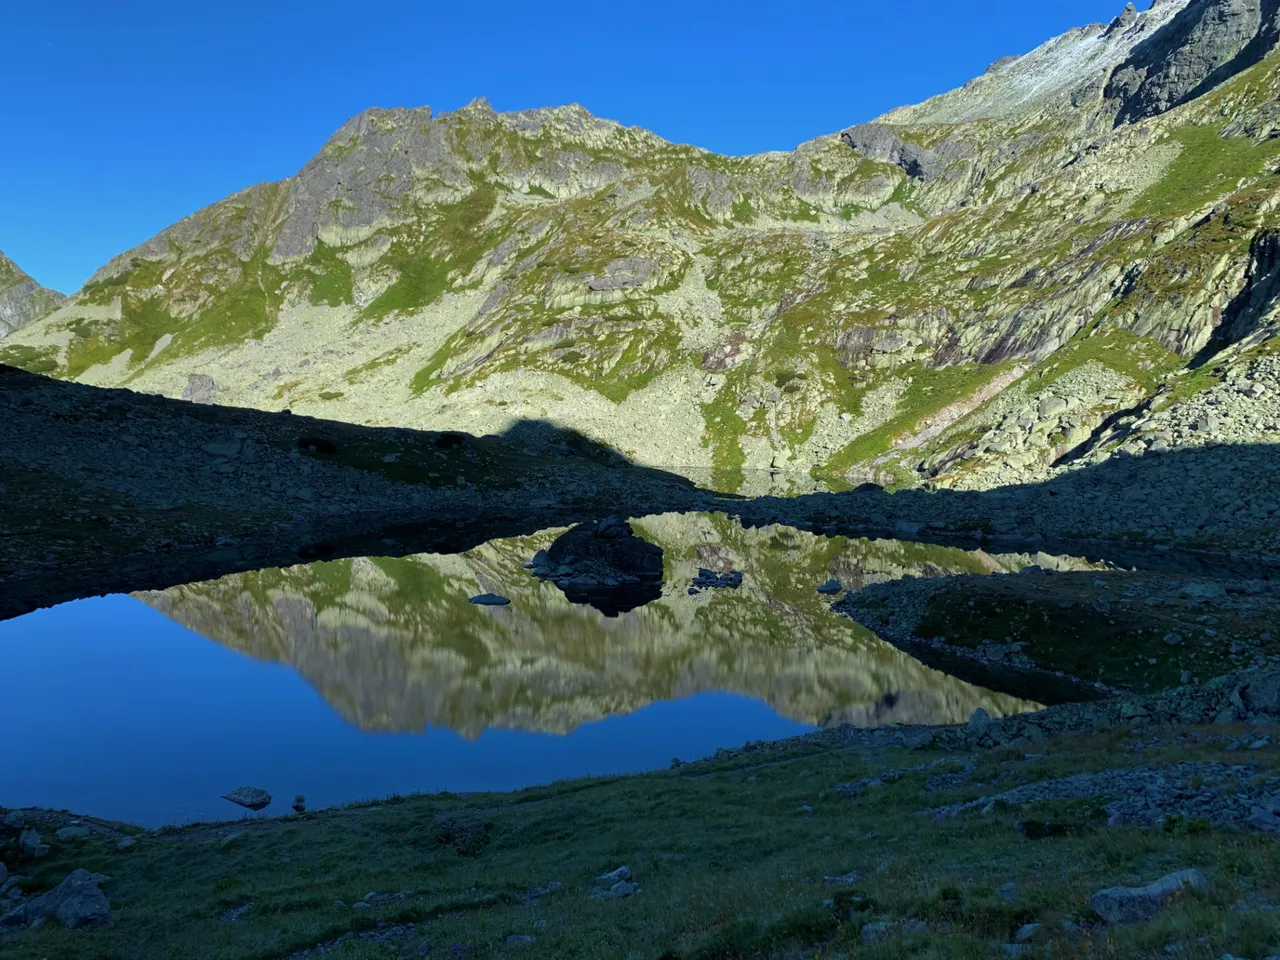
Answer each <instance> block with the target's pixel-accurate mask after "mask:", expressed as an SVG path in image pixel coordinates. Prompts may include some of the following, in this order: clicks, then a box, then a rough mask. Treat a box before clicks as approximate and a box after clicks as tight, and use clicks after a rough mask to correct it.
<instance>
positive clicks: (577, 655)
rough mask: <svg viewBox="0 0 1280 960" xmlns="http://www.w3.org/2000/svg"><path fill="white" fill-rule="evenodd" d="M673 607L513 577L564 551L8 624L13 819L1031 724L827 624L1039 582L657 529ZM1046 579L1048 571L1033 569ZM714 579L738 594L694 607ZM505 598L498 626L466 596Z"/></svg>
mask: <svg viewBox="0 0 1280 960" xmlns="http://www.w3.org/2000/svg"><path fill="white" fill-rule="evenodd" d="M634 525H635V527H636V531H637V533H640V534H641V535H643V536H644V537H645V538H646V539H648V540H650V541H651V542H654V543H657V544H659V545H660V546H662V547H663V548H664V551H665V556H664V576H665V582H664V588H663V593H662V596H661V598H660V599H658V600H655V601H654V602H652V603H649V604H647V605H645V606H643V607H641V608H639V609H636V610H633V611H630V612H628V613H624V614H622V615H621V616H618V617H613V618H610V617H605V616H603V615H602V614H601V613H600V612H599V611H597V610H595V609H592V608H591V607H588V606H584V605H581V604H573V603H570V602H569V601H568V600H567V599H566V598H565V596H564V595H563V594H562V593H561V592H560V591H559V590H558V589H557V588H556V587H555V586H554V585H553V584H550V583H543V582H540V581H538V580H536V579H535V578H533V577H532V576H530V575H529V573H528V571H526V570H524V569H523V568H522V564H523V563H524V562H525V561H526V560H528V558H529V557H530V556H532V554H533V553H534V551H536V550H537V549H539V548H542V547H545V546H547V545H548V544H549V543H550V542H551V540H553V539H554V537H555V536H556V534H557V533H558V532H559V531H548V532H546V533H544V534H540V535H538V536H536V537H525V538H520V539H517V540H505V541H494V542H492V543H489V544H486V545H485V546H483V547H480V548H478V549H476V550H473V551H470V552H468V553H466V554H462V555H457V556H435V555H419V556H410V557H401V558H379V557H370V558H358V559H354V560H338V561H332V562H325V563H315V564H309V565H302V566H297V567H291V568H287V569H276V570H263V571H257V572H253V573H244V574H235V575H231V576H227V577H223V578H221V579H220V580H215V581H210V582H208V583H201V584H191V585H188V586H185V587H176V588H173V589H171V590H166V591H159V592H154V593H145V594H136V595H134V596H112V597H106V598H100V599H93V600H82V601H76V602H73V603H68V604H64V605H62V606H59V607H55V608H52V609H49V610H43V611H38V612H36V613H33V614H30V615H28V616H25V617H20V618H18V619H15V620H11V621H7V622H0V662H3V663H4V665H5V680H6V683H5V688H6V693H5V695H4V696H2V697H0V725H2V726H0V729H5V730H9V731H21V734H20V735H19V736H16V737H13V738H10V740H9V743H8V745H7V747H6V758H5V763H4V765H3V767H2V768H0V804H3V805H5V806H8V807H21V806H46V807H56V808H65V809H70V810H74V811H76V812H79V813H86V814H91V815H94V816H99V817H106V818H111V819H121V820H130V821H135V822H139V823H143V824H147V825H158V824H163V823H172V822H183V821H188V820H201V819H217V818H226V817H230V816H235V815H237V814H239V813H240V812H241V811H240V809H239V808H237V807H234V806H232V805H231V804H229V803H227V802H226V801H224V800H221V799H220V795H221V794H223V793H226V792H228V791H230V790H232V789H234V788H235V787H238V786H241V785H253V786H259V787H263V788H265V789H267V790H269V791H270V792H271V793H273V794H274V795H275V797H276V801H275V803H274V805H273V806H272V807H270V808H268V811H267V812H268V813H279V812H284V811H285V810H287V808H288V804H289V803H290V802H291V800H292V798H293V796H294V795H295V794H297V793H302V794H305V795H306V797H307V801H308V805H309V806H310V807H312V808H316V807H322V806H328V805H332V804H337V803H344V802H348V801H352V800H359V799H372V798H377V797H383V796H387V795H390V794H394V793H411V792H418V791H436V790H451V791H470V790H500V789H513V788H518V787H523V786H528V785H532V784H538V783H546V782H550V781H553V780H557V779H562V778H567V777H576V776H583V775H597V774H612V773H622V772H632V771H640V770H649V769H656V768H660V767H665V766H667V765H668V764H669V763H670V761H671V760H672V759H673V758H677V757H678V758H680V759H683V760H692V759H697V758H699V757H703V756H706V755H708V754H710V753H713V752H714V751H715V750H716V749H717V748H719V747H737V746H741V745H742V744H743V743H745V742H747V741H749V740H768V739H776V738H781V737H786V736H792V735H795V734H799V733H803V732H805V731H807V730H812V729H814V728H816V727H819V726H827V725H833V724H839V723H846V722H848V723H855V724H859V725H863V726H871V725H877V724H883V723H897V722H911V723H924V722H933V723H945V722H959V721H962V720H964V719H966V718H967V717H968V715H969V714H970V713H971V712H972V711H973V710H974V709H975V708H976V707H978V706H982V707H983V708H984V709H986V710H987V711H988V712H989V713H991V714H992V715H993V716H998V715H1002V714H1006V713H1010V712H1016V711H1019V710H1024V709H1030V708H1032V707H1033V705H1031V704H1028V703H1026V702H1025V701H1019V700H1016V699H1014V698H1012V697H1008V696H1004V695H1001V694H997V693H993V692H991V691H986V690H982V689H981V688H978V687H974V686H971V685H969V684H965V683H963V682H961V681H959V680H956V679H955V678H952V677H949V676H946V675H944V674H941V673H938V672H936V671H933V670H929V669H928V668H926V667H924V666H923V665H921V664H919V663H918V662H917V661H915V660H913V659H912V658H910V657H907V656H906V655H905V654H902V653H901V652H899V651H897V650H895V649H894V648H892V647H890V646H888V645H887V644H884V643H883V642H881V641H880V640H879V639H878V638H876V637H875V636H874V635H872V634H870V633H869V632H867V631H865V630H863V629H862V628H861V627H858V626H857V625H856V624H854V623H852V622H851V621H849V620H848V619H846V618H844V617H841V616H838V615H836V614H833V613H832V612H831V611H830V610H829V609H828V604H829V599H827V598H822V597H820V596H819V595H818V594H817V593H816V586H817V585H818V584H821V583H823V582H824V581H825V580H826V579H827V578H828V577H829V576H835V577H837V578H838V579H840V580H841V581H842V582H843V583H844V584H845V585H846V586H847V587H850V588H853V589H856V588H858V587H859V586H860V585H862V584H863V583H867V582H872V581H875V580H884V579H892V578H895V577H900V576H902V575H904V574H912V575H939V574H943V575H945V574H946V573H957V572H983V571H986V572H996V571H1000V570H1006V569H1017V568H1019V567H1020V566H1023V565H1026V564H1027V563H1028V562H1033V561H1032V560H1031V558H1026V557H996V556H989V555H987V554H984V553H981V552H965V551H962V550H958V549H951V548H939V547H926V546H922V545H919V544H908V543H898V542H894V541H877V542H874V543H872V542H869V541H863V540H845V539H843V538H833V539H826V538H822V537H815V536H812V535H809V534H805V533H801V532H799V531H796V530H793V529H789V528H783V527H779V528H761V529H754V530H743V529H742V528H741V527H739V526H738V525H736V524H734V523H732V522H731V521H728V520H725V519H724V518H714V517H679V518H677V517H654V518H645V519H644V520H641V521H635V522H634ZM1037 561H1038V562H1045V560H1044V558H1037ZM699 567H708V568H712V569H718V570H728V569H737V570H741V571H742V572H743V573H744V582H743V586H742V587H741V589H739V590H732V591H731V590H707V591H703V592H702V593H701V594H699V595H697V596H690V595H688V592H687V588H688V584H689V581H690V579H691V578H692V577H693V575H694V574H696V571H697V569H698V568H699ZM488 591H493V592H497V593H501V594H503V595H504V596H507V597H510V598H511V601H512V603H511V605H510V606H508V607H500V608H493V607H478V606H474V605H472V604H470V603H469V602H468V598H469V597H471V596H474V595H475V594H477V593H483V592H488Z"/></svg>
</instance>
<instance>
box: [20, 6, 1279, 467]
mask: <svg viewBox="0 0 1280 960" xmlns="http://www.w3.org/2000/svg"><path fill="white" fill-rule="evenodd" d="M1276 18H1277V7H1276V0H1162V2H1158V3H1156V4H1155V5H1153V7H1152V8H1151V9H1150V10H1148V11H1146V12H1144V13H1138V12H1137V11H1136V10H1133V9H1132V8H1130V9H1127V10H1126V11H1124V12H1123V13H1121V14H1120V15H1119V16H1118V17H1117V18H1116V19H1115V20H1114V21H1113V22H1112V23H1110V24H1097V25H1093V26H1088V27H1082V28H1079V29H1077V30H1073V31H1070V32H1069V33H1067V34H1065V35H1063V36H1062V37H1059V38H1056V39H1054V40H1051V41H1049V42H1048V43H1046V44H1045V45H1043V46H1042V47H1040V48H1038V49H1037V50H1035V51H1032V52H1031V53H1029V54H1027V55H1025V56H1023V57H1017V58H1011V59H1009V60H1006V61H1002V62H1001V63H999V64H996V65H995V66H993V67H992V68H991V69H990V70H989V71H988V72H987V74H985V75H984V76H982V77H980V78H978V79H976V80H974V81H972V82H971V83H970V84H967V85H966V86H965V87H963V88H961V89H959V90H956V91H952V92H951V93H948V94H944V95H942V96H940V97H936V98H934V99H932V100H930V101H927V102H926V103H924V104H921V105H918V106H915V107H906V108H903V109H900V110H896V111H894V112H892V113H890V114H888V115H886V116H885V117H883V118H881V119H880V120H879V121H877V122H875V123H871V124H863V125H860V126H857V127H852V128H850V129H848V130H846V131H844V133H843V134H840V135H833V136H830V137H824V138H820V139H818V140H815V141H813V142H810V143H807V144H803V145H801V146H800V147H798V148H797V149H796V150H794V151H792V152H790V153H771V154H763V155H760V156H754V157H736V158H735V157H721V156H716V155H714V154H710V153H707V152H705V151H701V150H698V149H695V148H693V147H686V146H680V145H676V144H671V143H667V142H666V141H663V140H662V139H660V138H658V137H656V136H654V135H653V134H650V133H647V132H645V131H643V130H638V129H635V128H625V127H622V126H619V125H618V124H615V123H611V122H609V121H605V120H600V119H598V118H595V117H592V116H591V115H590V114H588V113H587V112H586V111H585V110H583V109H581V108H580V107H564V108H558V109H547V110H537V111H525V112H519V113H510V114H497V113H495V112H494V111H493V110H492V109H491V108H490V107H489V106H488V104H487V103H484V102H483V101H478V102H476V103H473V104H471V105H469V106H467V107H466V108H464V109H462V110H459V111H456V112H454V113H449V114H443V115H435V114H433V113H432V112H431V111H430V110H429V109H425V108H424V109H417V110H405V109H395V110H371V111H367V112H366V113H364V114H361V115H360V116H359V117H356V118H354V119H353V120H351V121H350V122H349V123H347V124H346V125H345V126H344V127H343V128H342V129H341V130H339V131H338V132H337V133H336V134H335V135H334V136H333V138H332V139H331V140H330V141H329V143H328V144H326V145H325V147H324V148H323V149H322V150H321V152H320V153H319V154H318V155H317V156H316V157H315V158H314V159H313V160H312V161H310V162H309V163H308V164H307V165H306V166H305V167H303V169H302V170H301V171H299V173H298V174H297V175H296V176H295V177H293V178H290V179H289V180H287V181H283V182H281V183H277V184H266V185H260V186H256V187H252V188H249V189H248V190H245V191H242V192H241V193H239V194H236V195H235V196H233V197H230V198H228V199H227V200H224V201H222V202H221V203H218V204H215V205H214V206H212V207H210V208H207V209H205V210H202V211H200V212H198V213H196V214H194V215H193V216H191V217H189V218H187V219H186V220H184V221H182V222H180V223H178V224H175V225H174V226H173V227H171V228H169V229H168V230H166V231H164V232H162V233H161V234H159V235H158V236H157V237H155V238H154V239H152V240H151V241H149V242H148V243H146V244H144V245H143V246H141V247H139V248H137V249H135V250H132V251H129V252H128V253H126V254H123V255H121V256H120V257H117V258H116V259H115V260H113V261H112V262H111V263H109V264H107V265H106V266H105V267H104V268H103V269H102V270H101V271H99V273H98V274H97V275H96V276H95V277H94V279H93V280H92V281H91V282H90V283H89V284H88V285H86V287H85V289H84V290H83V291H81V292H80V293H79V294H78V295H77V296H76V297H74V298H73V299H72V300H71V301H70V302H69V303H67V304H66V305H64V306H63V307H62V308H61V309H59V310H58V311H56V312H55V313H54V314H52V315H51V316H48V317H46V318H45V319H43V320H42V321H40V322H39V323H37V324H35V325H32V326H30V327H28V328H26V329H24V330H23V331H22V332H21V334H19V335H17V336H16V337H11V338H10V340H9V341H7V342H6V348H5V349H3V350H0V361H6V362H14V363H19V364H22V365H28V366H30V365H40V366H42V367H43V368H45V369H51V370H54V371H56V372H57V373H58V375H61V376H65V377H73V378H78V379H83V380H85V381H87V382H91V383H100V384H111V385H118V384H124V385H129V386H132V387H135V388H137V389H144V390H152V391H159V392H163V393H165V394H168V395H172V396H178V395H181V393H182V391H183V390H184V389H185V388H186V387H187V384H188V382H189V378H190V377H191V376H197V377H200V378H201V380H200V382H201V383H202V384H205V385H206V387H207V389H205V390H204V391H203V393H202V396H204V395H207V397H208V398H209V399H212V400H214V401H216V402H226V403H236V404H244V405H253V406H259V407H264V408H270V409H275V408H280V407H285V406H288V407H290V408H292V409H294V410H298V411H303V412H308V413H315V414H318V415H323V416H328V417H338V418H342V419H348V420H351V421H355V422H361V423H392V424H398V425H406V426H418V427H427V428H461V429H466V430H468V431H471V432H473V433H485V432H497V431H501V430H503V429H505V428H506V427H508V426H509V425H510V424H511V423H512V422H513V421H515V420H520V419H531V418H537V419H548V420H552V421H555V422H557V423H560V424H563V425H564V426H567V427H571V428H573V429H576V430H578V431H580V432H582V433H584V434H586V435H588V436H590V437H592V438H594V439H596V440H599V441H601V442H604V443H607V444H609V445H612V446H614V447H615V448H617V449H618V450H620V451H622V452H623V453H625V454H626V455H628V456H630V457H632V458H634V459H636V460H638V461H641V462H644V463H648V464H652V465H655V466H661V467H663V468H667V469H675V470H678V471H680V472H682V473H684V474H686V475H688V476H690V477H692V478H694V479H696V480H698V481H700V482H705V483H713V484H715V485H717V486H718V487H721V488H725V489H738V490H742V491H744V492H759V491H761V490H765V489H779V490H783V491H785V490H788V489H790V490H798V489H808V488H812V487H813V486H816V485H826V486H831V487H835V488H840V487H843V486H848V485H850V484H852V483H856V482H858V481H860V480H864V479H877V480H879V481H881V482H885V483H895V484H914V483H920V482H923V481H926V480H928V481H931V482H935V483H942V484H960V485H964V484H977V485H982V484H989V483H995V482H997V477H1006V478H1007V477H1008V476H1009V475H1010V474H1011V472H1012V474H1013V475H1016V476H1018V477H1023V478H1029V477H1033V476H1038V475H1042V474H1045V473H1048V472H1052V471H1053V470H1054V469H1057V467H1055V464H1059V463H1060V462H1064V458H1065V459H1067V460H1069V459H1070V456H1072V455H1075V454H1078V453H1079V452H1080V450H1081V447H1082V445H1084V444H1086V443H1087V444H1090V446H1089V448H1088V449H1090V450H1097V451H1099V452H1100V453H1101V454H1102V455H1108V454H1109V452H1110V450H1112V449H1114V446H1112V447H1108V446H1107V445H1106V444H1101V445H1099V443H1098V441H1099V440H1100V435H1099V434H1098V430H1099V429H1100V427H1101V426H1102V425H1103V424H1104V423H1107V424H1111V423H1113V422H1114V421H1115V418H1116V417H1118V416H1119V417H1120V418H1121V419H1123V416H1124V413H1123V412H1124V411H1128V410H1136V409H1142V408H1143V407H1144V405H1145V404H1149V403H1151V402H1152V401H1153V400H1154V399H1155V398H1157V397H1161V396H1163V397H1166V400H1164V401H1161V402H1169V403H1174V404H1178V403H1182V402H1184V401H1185V400H1186V399H1188V397H1190V396H1192V395H1193V394H1195V393H1197V392H1202V391H1203V390H1207V389H1210V388H1212V387H1213V386H1214V385H1215V384H1221V383H1224V382H1226V381H1227V380H1229V379H1230V378H1231V377H1232V376H1233V375H1235V374H1236V373H1238V372H1239V371H1243V370H1246V369H1248V368H1249V364H1253V363H1255V362H1256V361H1257V360H1258V358H1259V356H1261V355H1264V354H1266V353H1268V352H1269V351H1270V350H1271V349H1272V343H1273V336H1272V335H1273V333H1274V326H1273V318H1272V313H1273V301H1274V297H1273V292H1272V290H1271V286H1270V285H1269V283H1267V282H1262V281H1263V278H1264V277H1265V276H1266V275H1269V274H1268V271H1269V269H1270V268H1269V267H1268V266H1267V263H1268V262H1269V261H1267V259H1266V257H1267V254H1266V251H1267V250H1268V249H1270V248H1269V247H1268V243H1267V241H1266V240H1265V237H1266V236H1268V235H1269V232H1270V231H1272V230H1273V229H1274V228H1275V227H1276V224H1275V212H1274V211H1275V205H1276V196H1277V188H1280V176H1277V175H1276V173H1275V169H1276V164H1277V162H1278V161H1280V142H1278V141H1277V140H1276V139H1273V135H1274V134H1275V133H1276V132H1277V131H1280V109H1277V107H1276V103H1277V102H1278V96H1280V78H1278V77H1277V66H1280V54H1277V53H1276V52H1275V50H1274V46H1275V41H1276ZM1206 351H1207V352H1206ZM1210 358H1212V359H1213V362H1212V363H1206V361H1207V360H1208V359H1210ZM1193 360H1194V361H1195V364H1196V370H1198V371H1202V373H1196V374H1194V375H1191V374H1188V373H1187V372H1186V371H1187V368H1188V364H1189V363H1191V362H1192V361H1193ZM1191 384H1194V385H1195V389H1194V390H1193V389H1192V388H1191V387H1190V386H1189V385H1191ZM1059 401H1065V402H1067V403H1068V404H1069V405H1071V409H1070V411H1067V412H1069V414H1070V415H1068V416H1058V417H1056V418H1050V417H1048V416H1047V415H1046V416H1041V414H1040V412H1039V411H1040V409H1041V407H1042V406H1044V407H1045V409H1046V410H1048V409H1050V408H1056V404H1057V403H1058V402H1059ZM1011 411H1012V412H1014V413H1019V412H1021V411H1031V413H1030V414H1028V415H1026V416H1021V415H1019V416H1018V417H1017V418H1016V421H1015V422H1022V421H1027V420H1029V421H1030V422H1029V423H1028V425H1027V427H1026V429H1027V431H1029V432H1030V433H1032V434H1034V433H1037V432H1043V433H1044V440H1045V442H1043V443H1041V442H1039V441H1037V442H1036V443H1035V444H1032V445H1031V448H1030V449H1032V452H1031V453H1030V454H1028V453H1027V451H1025V450H1020V451H1019V453H1018V456H1017V457H1015V458H1013V460H1010V459H1009V457H1008V455H1007V453H1006V452H1002V451H1001V450H1000V449H999V447H1000V445H1001V443H1002V441H999V440H996V444H995V445H994V446H991V445H988V446H985V447H983V448H982V449H978V447H979V446H981V445H980V444H979V445H975V441H977V440H978V439H979V438H982V437H984V436H987V435H988V434H991V432H992V431H993V430H996V429H997V428H999V427H1000V424H1001V423H1002V422H1003V420H1004V419H1005V418H1007V417H1008V416H1009V414H1010V412H1011ZM1253 419H1254V420H1258V421H1259V422H1264V421H1265V420H1266V418H1265V417H1263V418H1253ZM1251 422H1252V421H1251ZM1255 433H1256V436H1255V435H1253V434H1251V435H1250V436H1249V437H1246V438H1244V439H1245V440H1246V441H1247V442H1271V441H1272V440H1274V439H1276V438H1275V437H1274V436H1273V435H1272V433H1269V432H1267V430H1265V429H1261V431H1260V432H1258V431H1255Z"/></svg>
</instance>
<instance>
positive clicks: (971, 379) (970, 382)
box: [813, 362, 1012, 480]
mask: <svg viewBox="0 0 1280 960" xmlns="http://www.w3.org/2000/svg"><path fill="white" fill-rule="evenodd" d="M1010 366H1012V364H1009V363H1004V364H957V365H956V366H951V367H943V368H942V369H934V368H931V367H928V366H926V365H925V364H923V363H919V362H916V363H909V364H904V365H903V366H900V367H896V368H895V369H894V370H893V374H892V375H893V376H894V377H904V376H911V377H913V380H912V383H911V384H910V385H909V386H908V387H907V389H906V390H905V391H904V392H903V394H902V396H901V398H900V399H899V401H898V409H897V411H896V412H895V414H894V416H893V418H892V419H890V420H889V421H888V422H886V423H884V424H882V425H881V426H879V427H877V428H875V429H874V430H871V431H869V432H867V433H865V434H863V435H862V436H860V437H858V439H856V440H854V441H853V442H852V443H850V444H848V445H846V446H845V447H844V448H843V449H841V450H840V451H839V452H837V453H836V454H835V455H834V456H833V457H832V458H831V459H830V460H829V461H827V463H826V464H824V465H822V466H819V467H815V468H814V471H813V473H814V476H815V477H816V478H820V479H827V480H837V479H839V478H841V477H843V475H844V474H845V473H846V472H847V471H848V470H849V469H850V468H852V467H853V466H855V465H857V464H859V463H864V462H866V461H868V460H873V459H875V458H876V457H878V456H880V455H881V454H884V453H888V452H889V451H890V450H891V449H893V445H894V442H895V441H896V440H897V439H898V438H900V437H902V436H904V435H906V434H909V433H910V432H911V431H912V430H914V429H915V428H916V426H917V425H918V424H919V422H920V421H921V420H922V419H924V417H925V416H927V415H928V414H931V413H935V412H937V411H938V410H941V409H942V408H943V407H946V406H949V405H950V404H952V403H955V402H956V401H958V400H963V399H964V398H965V397H968V396H971V395H972V394H973V393H975V392H976V391H978V390H980V389H981V388H982V387H983V386H985V385H986V384H987V383H988V382H990V381H991V380H992V379H993V378H994V377H997V376H999V375H1000V374H1001V373H1003V372H1004V371H1005V370H1007V369H1009V367H1010Z"/></svg>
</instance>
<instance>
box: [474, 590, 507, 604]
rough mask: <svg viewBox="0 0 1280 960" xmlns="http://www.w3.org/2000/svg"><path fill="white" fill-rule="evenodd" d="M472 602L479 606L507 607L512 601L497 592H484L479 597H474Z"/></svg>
mask: <svg viewBox="0 0 1280 960" xmlns="http://www.w3.org/2000/svg"><path fill="white" fill-rule="evenodd" d="M470 602H471V603H474V604H475V605H476V606H479V607H505V606H507V605H508V604H509V603H511V601H510V600H508V599H507V598H506V597H500V596H498V595H497V594H496V593H482V594H480V596H478V597H472V598H471V601H470Z"/></svg>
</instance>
